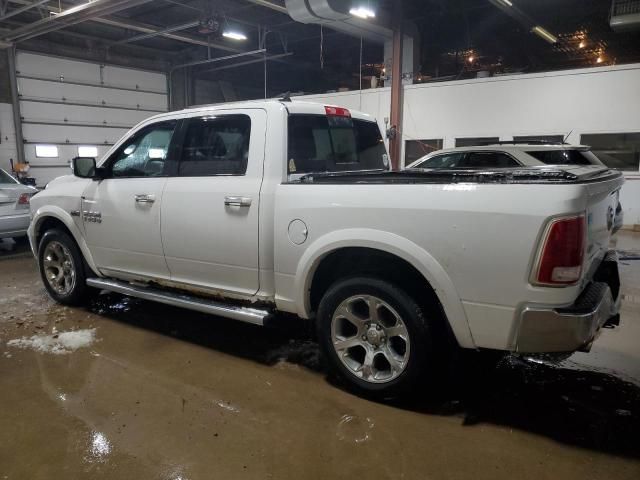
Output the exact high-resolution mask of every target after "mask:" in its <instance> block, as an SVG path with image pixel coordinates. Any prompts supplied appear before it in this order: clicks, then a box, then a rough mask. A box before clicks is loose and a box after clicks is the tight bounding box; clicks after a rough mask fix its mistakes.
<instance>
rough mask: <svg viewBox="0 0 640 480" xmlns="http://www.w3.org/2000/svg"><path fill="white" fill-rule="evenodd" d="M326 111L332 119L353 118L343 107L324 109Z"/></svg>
mask: <svg viewBox="0 0 640 480" xmlns="http://www.w3.org/2000/svg"><path fill="white" fill-rule="evenodd" d="M324 111H325V112H326V114H327V115H328V116H330V117H347V118H351V112H350V111H349V110H347V109H346V108H341V107H324Z"/></svg>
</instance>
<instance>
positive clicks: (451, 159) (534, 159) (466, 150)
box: [407, 142, 603, 170]
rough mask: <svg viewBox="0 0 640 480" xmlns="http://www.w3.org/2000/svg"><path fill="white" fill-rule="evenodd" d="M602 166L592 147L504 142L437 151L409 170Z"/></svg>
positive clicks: (421, 159) (417, 162) (409, 166)
mask: <svg viewBox="0 0 640 480" xmlns="http://www.w3.org/2000/svg"><path fill="white" fill-rule="evenodd" d="M602 164H603V163H602V162H601V161H600V160H599V159H598V157H596V156H595V154H594V153H593V152H591V151H590V150H589V147H587V146H584V145H567V144H553V143H541V142H540V143H538V142H530V143H515V142H501V143H495V144H491V145H482V146H473V147H457V148H445V149H444V150H437V151H435V152H432V153H430V154H428V155H425V156H424V157H422V158H420V159H418V160H416V161H415V162H413V163H412V164H410V165H408V166H407V168H410V169H413V168H419V169H429V170H434V169H446V170H450V169H478V168H481V169H484V168H486V169H493V168H519V167H543V166H545V165H576V166H578V165H602Z"/></svg>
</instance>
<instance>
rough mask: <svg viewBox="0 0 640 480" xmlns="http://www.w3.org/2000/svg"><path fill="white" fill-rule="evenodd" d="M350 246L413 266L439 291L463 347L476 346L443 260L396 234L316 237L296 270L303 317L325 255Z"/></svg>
mask: <svg viewBox="0 0 640 480" xmlns="http://www.w3.org/2000/svg"><path fill="white" fill-rule="evenodd" d="M347 247H362V248H371V249H376V250H380V251H383V252H386V253H389V254H392V255H395V256H397V257H399V258H402V259H403V260H405V261H406V262H408V263H410V264H411V265H413V266H414V267H415V268H416V269H417V270H418V271H419V272H420V273H421V274H422V276H423V277H424V278H425V279H426V280H427V281H428V282H429V284H430V285H431V287H432V288H433V290H434V291H435V293H436V295H437V296H438V299H439V300H440V303H441V304H442V308H443V309H444V312H445V315H446V316H447V320H448V322H449V325H450V326H451V330H452V331H453V334H454V335H455V337H456V339H457V341H458V344H459V345H460V346H461V347H463V348H475V343H474V341H473V337H472V335H471V330H470V329H469V323H468V321H467V317H466V314H465V311H464V308H463V306H462V302H461V301H460V296H459V295H458V293H457V291H456V288H455V286H454V284H453V282H452V281H451V278H449V275H448V274H447V272H446V271H445V270H444V268H442V266H441V265H440V263H438V261H437V260H436V259H435V258H433V257H432V256H431V255H430V254H429V253H428V252H427V251H426V250H424V249H423V248H421V247H420V246H418V245H416V244H415V243H413V242H411V241H410V240H407V239H406V238H403V237H400V236H398V235H396V234H393V233H389V232H385V231H380V230H373V229H365V228H354V229H345V230H337V231H333V232H330V233H328V234H326V235H324V236H322V237H320V238H318V239H317V240H315V241H314V242H313V243H312V244H311V245H309V247H308V248H307V249H306V250H305V252H304V254H303V255H302V257H301V258H300V261H299V262H298V266H297V270H296V276H295V278H296V284H295V303H296V308H297V311H298V312H302V314H303V315H302V316H304V317H308V316H309V315H310V313H311V312H310V310H311V305H310V289H311V282H312V280H313V276H314V274H315V271H316V269H317V268H318V266H319V265H320V262H321V261H322V259H323V258H325V257H326V256H327V255H329V254H330V253H331V252H334V251H336V250H339V249H341V248H347Z"/></svg>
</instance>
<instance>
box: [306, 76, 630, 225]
mask: <svg viewBox="0 0 640 480" xmlns="http://www.w3.org/2000/svg"><path fill="white" fill-rule="evenodd" d="M390 97H391V92H390V89H389V88H378V89H373V90H363V91H362V94H360V92H358V91H351V92H341V93H335V94H325V95H307V96H305V97H300V98H301V99H304V100H309V101H314V102H321V103H332V104H337V105H342V106H345V107H347V108H351V109H356V110H362V111H364V112H366V113H369V114H371V115H373V116H375V117H376V118H377V119H378V122H379V123H380V125H381V127H384V124H383V122H382V120H383V118H384V117H389V116H390V113H389V106H390ZM569 132H571V134H570V135H569V138H568V142H569V143H574V144H577V143H579V142H580V135H582V134H587V133H623V132H640V64H633V65H622V66H617V67H599V68H589V69H579V70H568V71H562V72H548V73H536V74H527V75H512V76H503V77H492V78H484V79H473V80H460V81H452V82H440V83H426V84H417V85H411V86H406V87H405V90H404V105H403V131H402V139H403V150H404V141H405V140H412V139H435V138H442V139H443V140H444V147H445V148H448V147H454V146H455V139H456V138H460V137H485V136H486V137H493V136H497V137H500V139H501V140H511V139H512V138H513V136H514V135H558V134H562V135H567V134H569ZM403 157H404V155H403ZM625 176H626V177H627V183H626V185H625V186H624V188H623V191H622V202H623V207H624V209H625V224H628V225H633V224H640V171H638V172H631V173H625Z"/></svg>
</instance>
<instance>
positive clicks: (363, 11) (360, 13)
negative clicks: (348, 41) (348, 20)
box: [349, 6, 376, 20]
mask: <svg viewBox="0 0 640 480" xmlns="http://www.w3.org/2000/svg"><path fill="white" fill-rule="evenodd" d="M349 13H350V14H351V15H353V16H354V17H358V18H362V19H364V20H367V19H369V18H375V16H376V12H374V11H373V10H372V9H371V8H369V7H365V6H360V7H353V8H351V10H349Z"/></svg>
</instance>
